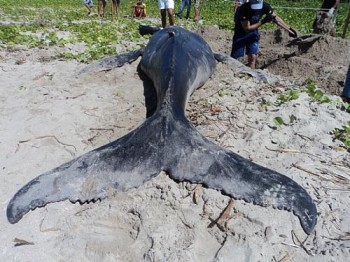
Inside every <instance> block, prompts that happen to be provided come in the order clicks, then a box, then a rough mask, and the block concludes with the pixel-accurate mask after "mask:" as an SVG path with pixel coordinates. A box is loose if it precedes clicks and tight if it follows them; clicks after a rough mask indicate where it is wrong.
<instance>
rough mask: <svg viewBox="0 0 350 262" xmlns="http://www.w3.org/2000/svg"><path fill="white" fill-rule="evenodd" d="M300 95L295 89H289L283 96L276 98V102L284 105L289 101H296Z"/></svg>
mask: <svg viewBox="0 0 350 262" xmlns="http://www.w3.org/2000/svg"><path fill="white" fill-rule="evenodd" d="M299 95H300V92H299V90H297V89H290V90H288V91H286V92H285V93H284V94H282V95H280V96H279V97H278V100H279V101H281V103H285V102H288V101H291V100H295V99H298V98H299Z"/></svg>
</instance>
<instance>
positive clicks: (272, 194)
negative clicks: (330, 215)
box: [164, 121, 317, 234]
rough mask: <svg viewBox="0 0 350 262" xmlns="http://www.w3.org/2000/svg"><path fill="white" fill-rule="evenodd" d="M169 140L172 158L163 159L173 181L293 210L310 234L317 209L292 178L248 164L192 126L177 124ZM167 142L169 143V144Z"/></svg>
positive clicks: (258, 203)
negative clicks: (202, 186)
mask: <svg viewBox="0 0 350 262" xmlns="http://www.w3.org/2000/svg"><path fill="white" fill-rule="evenodd" d="M177 125H178V126H179V125H182V127H181V128H173V129H174V130H175V131H173V134H172V136H173V138H172V139H168V141H170V142H168V144H167V147H170V148H171V152H173V154H172V155H173V158H170V157H166V158H165V160H166V161H168V163H166V164H164V166H166V167H167V170H166V171H168V173H169V176H170V177H171V178H173V179H174V180H176V181H190V182H192V183H200V184H203V185H204V186H206V187H208V188H212V189H217V190H220V191H221V192H223V193H224V194H225V195H228V196H231V197H233V198H235V199H243V200H245V201H247V202H251V203H253V204H256V205H260V206H273V207H274V208H278V209H284V210H288V211H292V212H293V213H294V214H295V215H296V216H297V217H298V218H299V220H300V223H301V226H302V228H303V229H304V231H305V232H306V233H307V234H310V233H311V232H312V231H313V229H314V227H315V225H316V221H317V210H316V206H315V204H314V203H313V200H312V199H311V197H310V196H309V194H308V193H307V192H306V190H305V189H304V188H303V187H301V186H300V185H299V184H297V183H296V182H294V181H293V180H292V179H290V178H288V177H286V176H284V175H282V174H280V173H277V172H275V171H273V170H270V169H268V168H265V167H262V166H260V165H258V164H255V163H253V162H252V161H249V160H247V159H245V158H243V157H241V156H239V155H237V154H235V153H233V152H232V151H229V150H226V149H224V148H222V147H220V146H218V145H216V144H214V143H213V142H211V141H209V140H208V139H206V138H205V137H204V136H202V135H201V134H200V133H199V132H198V131H197V130H196V129H195V128H193V127H192V125H191V124H190V123H189V122H188V121H186V122H177ZM174 138H176V139H174ZM169 143H172V144H171V145H170V144H169Z"/></svg>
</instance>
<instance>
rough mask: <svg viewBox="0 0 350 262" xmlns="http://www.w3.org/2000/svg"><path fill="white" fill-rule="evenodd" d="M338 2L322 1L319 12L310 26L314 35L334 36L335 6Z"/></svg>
mask: <svg viewBox="0 0 350 262" xmlns="http://www.w3.org/2000/svg"><path fill="white" fill-rule="evenodd" d="M339 2H340V0H323V2H322V5H321V8H320V10H319V11H318V12H317V14H316V18H315V20H314V22H313V24H312V28H313V33H314V34H330V35H331V36H335V35H336V34H335V23H336V16H337V5H338V4H339Z"/></svg>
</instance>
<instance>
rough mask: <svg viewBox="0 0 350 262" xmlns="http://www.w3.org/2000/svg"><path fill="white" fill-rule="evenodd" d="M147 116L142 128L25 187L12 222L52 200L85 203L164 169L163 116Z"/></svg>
mask: <svg viewBox="0 0 350 262" xmlns="http://www.w3.org/2000/svg"><path fill="white" fill-rule="evenodd" d="M151 119H153V118H149V119H147V120H146V121H145V122H144V123H143V124H142V125H141V126H140V127H139V128H137V129H135V130H134V131H132V132H130V133H128V134H127V135H125V136H124V137H121V138H120V139H118V140H116V141H114V142H111V143H109V144H107V145H105V146H102V147H100V148H97V149H95V150H93V151H90V152H88V153H86V154H84V155H82V156H80V157H78V158H76V159H74V160H72V161H70V162H67V163H65V164H63V165H61V166H59V167H57V168H55V169H53V170H51V171H48V172H46V173H44V174H42V175H40V176H38V177H37V178H35V179H33V180H32V181H30V182H29V183H28V184H26V185H25V186H24V187H22V188H21V189H20V190H19V191H18V192H17V193H16V194H15V195H14V197H13V198H12V199H11V201H10V203H9V205H8V207H7V218H8V220H9V222H10V223H16V222H18V221H19V220H20V219H21V218H22V217H23V216H24V215H25V214H26V213H27V212H28V211H30V210H33V209H35V208H37V207H43V206H45V205H46V204H48V203H54V202H59V201H63V200H70V201H71V202H80V203H85V202H89V201H96V200H98V199H103V198H106V197H107V196H108V195H109V194H110V193H111V192H114V191H125V190H127V189H129V188H134V187H138V186H140V185H142V184H143V183H144V182H146V181H148V180H150V179H151V178H152V177H153V176H156V175H157V174H158V173H159V172H160V170H161V167H160V159H161V158H160V156H159V152H160V151H159V148H157V146H159V140H160V138H159V136H160V132H157V131H155V130H157V129H158V125H159V119H155V120H154V119H153V120H151Z"/></svg>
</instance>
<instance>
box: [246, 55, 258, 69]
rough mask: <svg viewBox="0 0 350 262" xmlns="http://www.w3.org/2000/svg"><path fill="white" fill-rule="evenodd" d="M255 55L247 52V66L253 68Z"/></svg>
mask: <svg viewBox="0 0 350 262" xmlns="http://www.w3.org/2000/svg"><path fill="white" fill-rule="evenodd" d="M257 57H258V56H257V55H255V54H248V66H249V67H250V68H251V69H255V66H256V60H257Z"/></svg>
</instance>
